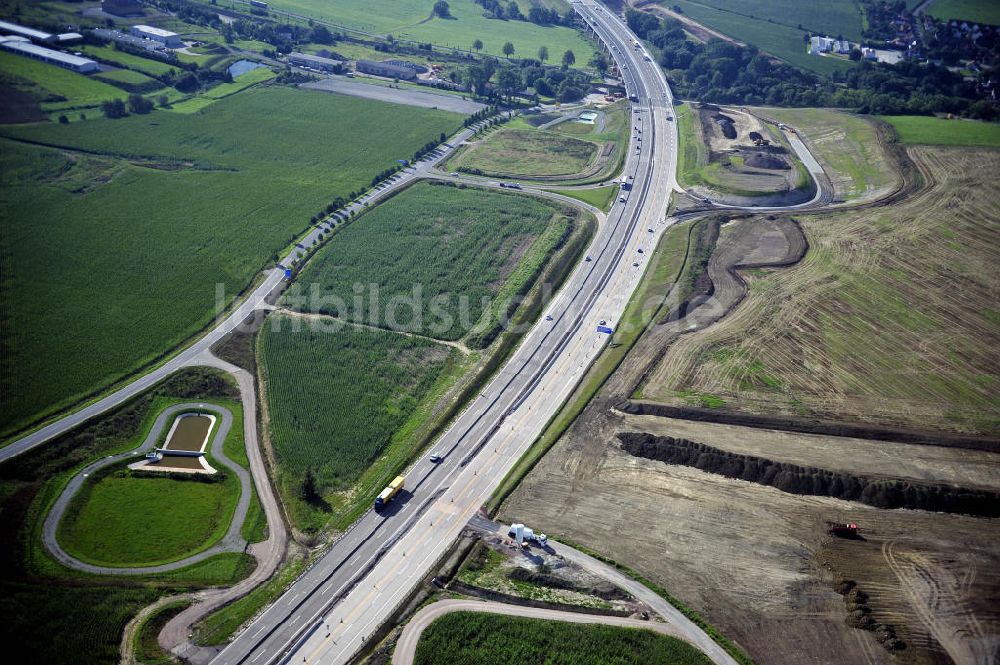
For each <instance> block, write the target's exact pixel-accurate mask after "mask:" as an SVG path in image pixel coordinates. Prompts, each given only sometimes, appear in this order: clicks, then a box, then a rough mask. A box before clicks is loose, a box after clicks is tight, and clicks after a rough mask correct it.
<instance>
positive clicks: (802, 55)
mask: <svg viewBox="0 0 1000 665" xmlns="http://www.w3.org/2000/svg"><path fill="white" fill-rule="evenodd" d="M662 4H664V5H665V6H667V7H673V6H678V7H680V8H681V11H683V12H684V15H685V16H687V17H689V18H691V19H693V20H694V21H696V22H698V23H701V24H702V25H705V26H707V27H709V28H711V29H713V30H717V31H718V32H721V33H722V34H724V35H728V36H730V37H733V38H734V39H737V40H739V41H741V42H744V43H747V44H753V45H754V46H756V47H757V48H759V49H761V50H762V51H767V52H768V53H770V54H771V55H774V56H777V57H779V58H781V59H782V60H785V61H786V62H788V63H791V64H793V65H795V66H797V67H801V68H803V69H807V70H809V71H812V72H815V73H817V74H821V75H825V74H829V73H830V72H833V71H836V70H838V69H848V68H850V67H852V66H853V65H854V63H852V62H850V61H849V60H848V59H847V57H846V56H845V57H843V58H835V57H825V56H818V55H809V53H808V52H807V51H806V43H805V39H804V38H805V37H806V36H807V35H808V34H810V33H811V34H826V35H831V36H837V35H843V36H844V37H845V38H846V39H850V40H852V41H858V40H859V39H860V38H861V13H860V11H858V8H857V5H856V4H855V3H854V2H852V1H851V0H832V1H831V2H828V3H825V4H823V5H822V6H816V5H810V4H808V3H802V2H800V1H799V0H768V2H766V3H762V2H760V1H759V0H676V2H674V1H673V0H671V2H663V3H662Z"/></svg>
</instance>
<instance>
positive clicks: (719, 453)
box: [618, 432, 1000, 517]
mask: <svg viewBox="0 0 1000 665" xmlns="http://www.w3.org/2000/svg"><path fill="white" fill-rule="evenodd" d="M618 438H619V440H620V441H621V442H622V448H623V449H624V450H625V451H626V452H628V453H629V454H631V455H635V456H636V457H645V458H647V459H654V460H660V461H662V462H666V463H668V464H682V465H684V466H693V467H695V468H696V469H701V470H702V471H708V472H710V473H717V474H719V475H721V476H726V477H727V478H737V479H740V480H746V481H749V482H752V483H759V484H761V485H768V486H770V487H775V488H777V489H779V490H781V491H783V492H788V493H790V494H809V495H814V496H830V497H834V498H836V499H845V500H847V501H860V502H861V503H864V504H867V505H869V506H875V507H876V508H911V509H916V510H931V511H936V512H943V513H962V514H966V515H976V516H981V517H1000V494H997V493H996V492H987V491H982V490H971V489H965V488H962V487H956V486H952V485H934V484H931V483H921V482H918V481H911V480H902V479H895V478H872V477H866V476H859V475H854V474H850V473H844V472H839V471H829V470H827V469H819V468H816V467H811V466H800V465H798V464H788V463H785V462H775V461H774V460H770V459H766V458H763V457H755V456H753V455H740V454H737V453H731V452H728V451H725V450H720V449H718V448H713V447H712V446H708V445H705V444H703V443H695V442H694V441H688V440H687V439H675V438H673V437H670V436H661V437H658V436H653V435H652V434H644V433H638V432H627V433H623V434H619V435H618Z"/></svg>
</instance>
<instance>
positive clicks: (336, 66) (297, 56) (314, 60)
mask: <svg viewBox="0 0 1000 665" xmlns="http://www.w3.org/2000/svg"><path fill="white" fill-rule="evenodd" d="M288 62H290V63H291V64H293V65H295V66H296V67H308V68H310V69H318V70H319V71H321V72H330V73H331V74H332V73H336V72H339V71H340V68H341V67H342V66H343V64H344V63H342V62H341V61H340V60H332V59H330V58H321V57H319V56H318V55H309V54H308V53H289V54H288Z"/></svg>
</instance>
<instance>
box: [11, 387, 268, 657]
mask: <svg viewBox="0 0 1000 665" xmlns="http://www.w3.org/2000/svg"><path fill="white" fill-rule="evenodd" d="M235 396H236V393H235V388H234V387H233V386H232V385H231V384H230V383H229V381H228V379H226V378H224V377H223V376H221V375H218V374H216V373H214V372H212V371H209V370H189V371H187V372H185V373H182V374H178V375H175V376H174V377H172V378H170V379H168V380H167V381H165V382H164V383H162V384H160V385H159V386H157V387H155V388H153V389H152V390H150V391H148V392H146V393H144V394H142V395H141V396H139V397H137V398H135V399H134V400H132V401H130V402H129V403H127V404H125V405H123V406H122V407H119V408H118V409H115V410H114V411H112V412H111V413H109V414H107V415H105V416H102V417H100V418H98V419H97V420H94V421H91V422H90V423H88V424H86V425H84V426H83V427H81V428H79V429H77V430H75V431H73V432H71V433H69V434H66V435H63V436H61V437H59V438H57V439H55V440H53V441H51V442H49V443H48V444H46V445H45V446H43V447H40V448H37V449H35V450H33V451H31V452H29V453H25V454H24V455H21V456H19V457H16V458H14V459H12V460H9V461H7V462H5V463H4V464H2V465H0V480H2V482H0V514H2V515H3V516H4V519H3V521H2V523H0V537H2V539H3V542H5V543H7V544H8V546H7V547H4V548H3V550H2V552H0V564H2V566H0V570H2V571H3V573H2V577H0V599H2V600H0V625H2V626H3V627H4V628H3V631H2V634H3V635H4V636H5V637H7V638H9V639H10V641H9V642H8V645H9V646H8V654H9V657H12V658H14V659H15V660H17V661H19V662H21V661H23V662H59V663H68V664H74V663H80V664H84V663H86V664H93V663H99V664H100V663H107V664H109V665H110V664H111V663H117V662H118V658H119V653H118V647H119V641H120V639H121V633H122V629H123V628H124V626H125V623H127V622H128V620H129V619H130V618H131V616H132V615H133V614H134V613H135V612H136V611H137V610H138V609H139V608H141V607H142V606H144V605H146V604H148V603H150V602H152V601H154V600H156V598H158V597H159V596H161V595H164V594H166V593H173V592H175V591H184V590H191V589H195V588H199V587H203V586H208V585H230V584H233V583H234V582H236V581H238V580H239V579H242V578H243V577H245V576H246V575H247V574H248V573H249V572H250V570H251V569H252V566H253V563H252V559H251V558H250V557H247V556H246V555H242V554H223V555H219V556H215V557H212V558H210V559H208V560H206V561H204V562H202V563H200V564H196V565H194V566H189V567H187V568H185V569H182V570H179V571H176V572H172V573H164V574H159V575H149V576H137V577H131V576H130V577H120V576H115V577H102V576H95V575H87V574H83V573H79V572H77V571H73V570H70V569H67V568H65V567H63V566H62V565H60V564H59V563H58V562H56V561H55V560H54V559H53V558H51V557H50V556H49V555H48V553H47V552H46V551H45V549H44V547H43V545H42V541H41V530H42V523H43V522H44V519H45V516H46V514H47V512H48V509H49V507H50V506H51V505H52V502H53V501H55V499H56V497H58V495H59V494H60V492H61V491H62V488H63V487H65V484H66V483H67V482H68V481H69V479H70V478H71V477H72V476H73V475H75V474H76V472H77V471H78V470H79V469H80V468H82V467H83V466H85V465H86V464H88V463H90V462H91V461H93V460H95V459H98V458H101V457H104V456H106V455H109V454H112V453H116V452H121V451H124V450H129V449H131V448H134V447H135V446H137V445H138V444H139V443H141V442H142V440H143V439H144V438H145V436H146V434H147V433H148V431H149V429H150V428H151V427H152V424H153V421H154V419H155V417H156V415H157V414H158V413H159V412H160V411H161V410H162V409H163V408H165V407H166V406H169V405H170V404H176V403H178V402H181V401H189V400H193V399H223V400H230V399H232V398H233V397H235ZM67 625H72V626H73V630H66V629H65V626H67ZM15 637H16V639H15ZM29 649H30V653H28V652H27V650H29ZM22 656H23V657H22Z"/></svg>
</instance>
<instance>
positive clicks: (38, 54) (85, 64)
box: [0, 38, 99, 74]
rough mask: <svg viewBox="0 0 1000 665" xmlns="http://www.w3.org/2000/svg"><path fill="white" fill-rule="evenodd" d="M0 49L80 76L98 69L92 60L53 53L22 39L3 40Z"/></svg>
mask: <svg viewBox="0 0 1000 665" xmlns="http://www.w3.org/2000/svg"><path fill="white" fill-rule="evenodd" d="M0 49H3V50H4V51H10V52H11V53H16V54H17V55H23V56H24V57H26V58H31V59H33V60H41V61H42V62H47V63H49V64H50V65H56V66H57V67H62V68H64V69H69V70H72V71H74V72H79V73H80V74H89V73H90V72H96V71H97V70H98V69H99V67H98V65H97V63H96V62H94V61H93V60H89V59H87V58H81V57H79V56H75V55H70V54H69V53H63V52H62V51H53V50H52V49H50V48H45V47H44V46H38V45H37V44H32V43H31V42H27V41H23V39H18V38H6V39H3V40H2V41H0Z"/></svg>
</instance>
